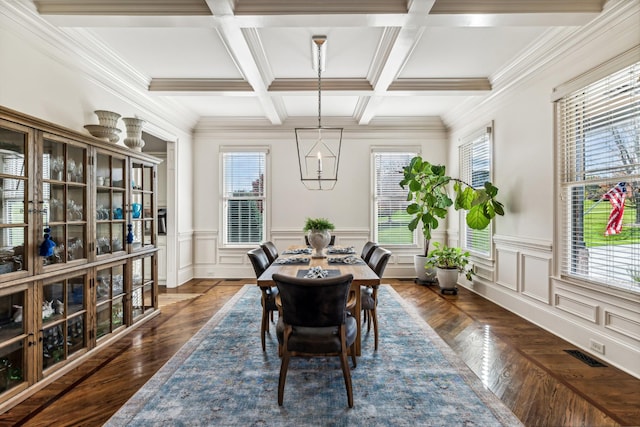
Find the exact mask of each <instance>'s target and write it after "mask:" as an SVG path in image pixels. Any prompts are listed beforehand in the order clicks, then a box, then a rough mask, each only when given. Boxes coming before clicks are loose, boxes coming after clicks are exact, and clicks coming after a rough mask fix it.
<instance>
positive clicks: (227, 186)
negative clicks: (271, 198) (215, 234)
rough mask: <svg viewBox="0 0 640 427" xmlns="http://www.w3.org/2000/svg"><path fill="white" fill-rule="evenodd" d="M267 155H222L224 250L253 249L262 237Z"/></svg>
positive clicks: (264, 221) (256, 151)
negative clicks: (227, 247)
mask: <svg viewBox="0 0 640 427" xmlns="http://www.w3.org/2000/svg"><path fill="white" fill-rule="evenodd" d="M266 167H267V151H266V150H258V149H256V150H255V151H250V150H244V151H223V152H222V199H223V200H222V209H223V212H222V222H223V225H222V229H223V232H222V234H223V244H224V245H225V246H253V245H257V244H260V243H261V242H262V241H263V240H264V236H265V235H266V220H265V218H266V214H267V212H266V209H267V203H266V191H265V189H266V182H265V180H266Z"/></svg>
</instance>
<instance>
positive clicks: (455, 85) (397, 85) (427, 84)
mask: <svg viewBox="0 0 640 427" xmlns="http://www.w3.org/2000/svg"><path fill="white" fill-rule="evenodd" d="M490 90H491V82H490V81H489V79H488V78H486V77H480V78H460V79H458V78H436V79H431V78H427V79H397V80H395V81H394V82H393V83H391V84H390V85H389V91H411V92H422V91H430V92H433V91H490Z"/></svg>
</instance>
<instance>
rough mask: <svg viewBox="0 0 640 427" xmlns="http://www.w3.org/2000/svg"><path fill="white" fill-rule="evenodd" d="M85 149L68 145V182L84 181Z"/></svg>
mask: <svg viewBox="0 0 640 427" xmlns="http://www.w3.org/2000/svg"><path fill="white" fill-rule="evenodd" d="M85 151H86V150H85V149H84V148H80V147H75V146H73V145H69V146H68V152H67V158H68V159H67V181H68V182H82V183H84V182H85V179H84V177H85V169H84V164H85V163H86V162H85Z"/></svg>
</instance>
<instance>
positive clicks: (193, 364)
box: [106, 285, 522, 427]
mask: <svg viewBox="0 0 640 427" xmlns="http://www.w3.org/2000/svg"><path fill="white" fill-rule="evenodd" d="M378 307H379V308H378V317H379V328H380V343H379V349H378V351H374V350H373V341H374V340H373V330H372V331H371V332H370V333H369V334H367V333H366V328H365V329H364V330H363V346H362V356H360V357H358V366H357V368H356V369H353V370H352V372H351V375H352V381H353V395H354V407H353V408H352V409H349V407H348V406H347V396H346V390H345V386H344V380H343V377H342V371H341V370H340V363H339V360H338V358H336V357H333V358H331V357H329V358H311V359H309V358H293V359H292V360H291V363H290V365H289V372H288V375H287V382H286V387H285V393H284V405H283V406H281V407H280V406H278V403H277V394H278V375H279V369H280V359H279V357H278V350H277V340H276V338H275V332H274V329H275V328H274V326H273V325H271V334H270V335H267V348H266V351H265V352H263V351H262V348H261V345H260V313H261V307H260V292H259V290H258V288H257V287H256V286H255V285H245V286H243V287H242V288H241V290H240V291H239V292H238V293H237V294H236V295H235V296H234V297H233V298H232V300H230V301H229V302H228V303H227V304H226V305H225V306H224V307H223V308H222V309H221V310H220V311H219V312H218V313H216V315H214V316H213V317H212V318H211V319H210V320H209V321H208V322H207V324H206V325H205V326H204V327H203V328H202V329H201V330H200V331H199V332H198V333H197V334H196V335H194V336H193V338H191V340H189V341H188V342H187V343H186V344H185V345H184V346H183V347H182V348H181V349H180V350H179V351H178V353H176V355H175V356H174V357H173V358H172V359H170V360H169V361H168V362H167V363H166V364H165V365H164V366H163V367H162V368H161V369H160V370H159V371H158V372H157V373H156V375H154V376H153V377H152V378H151V379H150V380H149V381H148V382H147V383H146V384H145V385H144V386H143V387H142V388H141V389H140V390H139V391H138V392H137V393H136V394H135V395H134V396H133V397H132V398H131V399H130V400H129V401H128V402H127V403H126V404H125V405H124V406H123V407H122V408H121V409H120V410H119V411H118V412H117V413H116V414H114V416H113V417H112V418H111V419H110V420H109V421H108V422H107V424H106V425H107V426H114V427H115V426H117V427H121V426H125V425H126V426H145V427H147V426H296V427H299V426H414V427H415V426H483V427H488V426H521V425H522V424H521V423H520V422H519V421H518V419H517V418H516V417H515V416H514V415H513V414H512V413H511V412H510V411H509V409H508V408H507V407H506V406H505V405H504V404H503V403H502V402H501V401H500V400H499V399H498V398H497V397H496V396H495V395H493V394H492V393H491V392H490V391H488V390H487V389H485V388H484V387H483V385H482V383H481V382H480V380H479V379H478V377H476V376H475V375H474V374H473V373H472V372H471V371H470V370H469V368H468V367H467V366H466V365H465V364H464V363H463V362H462V361H461V360H460V359H459V358H458V357H457V356H456V355H455V353H454V352H453V351H452V350H451V349H450V348H449V347H448V346H447V345H446V344H445V343H444V341H443V340H442V339H441V338H440V337H439V336H438V335H437V334H436V333H435V331H433V329H431V328H430V327H429V325H427V323H426V322H425V321H424V320H422V319H421V318H420V317H419V316H418V314H417V313H416V312H415V311H414V310H413V308H412V307H410V306H409V305H408V304H406V303H405V302H404V301H403V300H402V298H401V297H400V296H399V295H398V294H397V293H396V292H395V291H394V290H393V288H391V287H390V286H387V285H383V286H381V288H380V292H379V306H378Z"/></svg>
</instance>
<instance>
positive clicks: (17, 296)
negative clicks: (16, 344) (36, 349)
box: [0, 291, 25, 344]
mask: <svg viewBox="0 0 640 427" xmlns="http://www.w3.org/2000/svg"><path fill="white" fill-rule="evenodd" d="M24 299H25V296H24V291H20V292H16V293H14V294H9V295H4V296H1V297H0V344H2V342H3V341H5V340H8V339H10V338H14V337H17V336H19V335H22V334H23V333H25V330H24V323H23V320H22V319H23V316H22V315H23V309H24Z"/></svg>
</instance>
